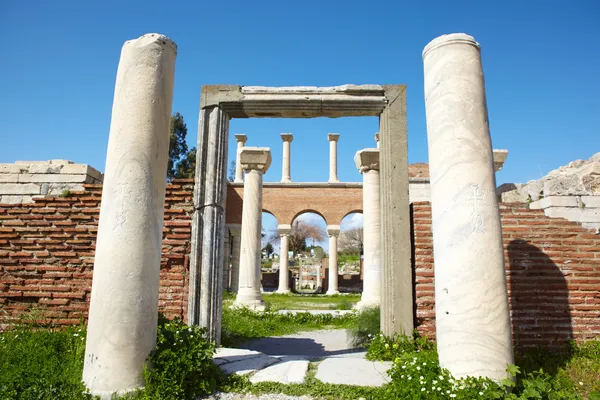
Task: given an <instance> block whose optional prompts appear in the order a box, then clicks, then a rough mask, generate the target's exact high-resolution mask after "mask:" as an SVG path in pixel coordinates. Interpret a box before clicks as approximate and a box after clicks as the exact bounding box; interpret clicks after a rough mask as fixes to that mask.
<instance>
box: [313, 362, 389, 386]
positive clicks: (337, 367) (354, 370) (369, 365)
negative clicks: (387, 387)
mask: <svg viewBox="0 0 600 400" xmlns="http://www.w3.org/2000/svg"><path fill="white" fill-rule="evenodd" d="M391 366H392V363H391V362H381V361H368V360H365V359H362V358H348V357H345V358H338V357H331V358H326V359H325V360H323V362H322V363H321V364H319V367H318V369H317V375H316V376H315V377H316V378H317V379H318V380H320V381H321V382H324V383H333V384H338V385H340V384H341V385H353V386H382V385H383V384H385V383H387V382H389V381H390V379H389V377H388V375H387V370H388V369H389V368H391Z"/></svg>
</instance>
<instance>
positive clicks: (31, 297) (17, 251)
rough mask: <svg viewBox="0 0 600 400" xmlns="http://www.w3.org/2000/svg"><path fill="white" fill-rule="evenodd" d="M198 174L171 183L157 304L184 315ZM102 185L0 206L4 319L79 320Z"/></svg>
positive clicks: (83, 313)
mask: <svg viewBox="0 0 600 400" xmlns="http://www.w3.org/2000/svg"><path fill="white" fill-rule="evenodd" d="M192 187H193V180H189V181H188V180H180V181H177V182H175V183H174V184H172V185H168V187H167V193H166V202H165V223H164V228H163V247H162V253H163V255H162V259H161V271H160V295H159V308H160V309H161V311H163V312H164V313H165V314H166V315H169V316H180V317H183V316H185V315H186V313H187V287H188V282H187V277H188V274H187V273H186V269H187V268H188V264H189V253H190V236H191V212H192ZM101 191H102V187H101V186H100V185H85V191H82V192H73V193H72V196H70V197H66V198H61V197H54V198H52V197H49V198H42V199H35V203H34V204H14V205H7V204H4V205H1V206H0V325H1V324H2V323H6V322H9V321H10V320H12V319H15V318H17V317H18V316H19V315H20V314H22V313H24V312H26V311H34V313H33V315H35V317H36V319H39V320H40V321H44V320H46V321H48V320H52V321H53V322H54V323H57V324H76V323H79V321H80V319H81V318H85V317H86V316H87V309H88V303H89V298H90V291H91V286H92V268H93V265H94V248H95V244H96V243H95V241H96V233H97V230H98V218H99V210H100V199H101Z"/></svg>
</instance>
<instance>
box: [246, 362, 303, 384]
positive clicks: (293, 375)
mask: <svg viewBox="0 0 600 400" xmlns="http://www.w3.org/2000/svg"><path fill="white" fill-rule="evenodd" d="M308 364H309V361H308V360H306V359H304V358H300V357H281V362H279V363H277V364H274V365H271V366H269V367H267V368H265V369H263V370H261V371H258V372H257V373H256V374H255V375H254V376H252V377H251V378H250V382H252V383H259V382H278V383H283V384H286V385H287V384H290V383H304V379H305V378H306V372H307V371H308Z"/></svg>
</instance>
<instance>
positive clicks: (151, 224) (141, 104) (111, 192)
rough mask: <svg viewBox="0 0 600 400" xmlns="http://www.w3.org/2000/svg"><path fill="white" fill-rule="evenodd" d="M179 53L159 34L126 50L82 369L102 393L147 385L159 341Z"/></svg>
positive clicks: (93, 389)
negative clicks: (146, 376) (148, 366)
mask: <svg viewBox="0 0 600 400" xmlns="http://www.w3.org/2000/svg"><path fill="white" fill-rule="evenodd" d="M176 55H177V47H176V45H175V43H173V42H172V41H171V40H170V39H169V38H167V37H166V36H163V35H159V34H148V35H144V36H142V37H140V38H138V39H135V40H130V41H127V42H125V44H124V45H123V48H122V50H121V59H120V61H119V68H118V70H117V81H116V84H115V95H114V99H113V109H112V119H111V123H110V134H109V138H108V151H107V155H106V170H105V171H106V172H105V174H104V188H103V191H102V207H101V210H100V222H99V225H98V238H97V241H96V258H95V260H94V276H93V281H92V298H91V302H90V309H89V320H88V330H87V342H86V349H85V362H84V367H83V381H84V382H85V384H86V386H87V387H88V389H90V391H91V393H92V394H94V395H97V396H100V397H101V398H102V399H110V398H111V396H112V395H113V394H115V393H125V392H128V391H131V390H135V389H136V388H138V387H140V386H143V384H144V379H143V374H142V372H143V366H144V362H145V360H146V357H147V356H148V354H149V353H150V351H152V349H154V347H155V345H156V325H157V315H158V287H159V271H160V257H161V242H162V227H163V214H164V199H165V183H166V175H167V161H168V153H169V121H170V116H171V103H172V99H173V79H174V71H175V57H176Z"/></svg>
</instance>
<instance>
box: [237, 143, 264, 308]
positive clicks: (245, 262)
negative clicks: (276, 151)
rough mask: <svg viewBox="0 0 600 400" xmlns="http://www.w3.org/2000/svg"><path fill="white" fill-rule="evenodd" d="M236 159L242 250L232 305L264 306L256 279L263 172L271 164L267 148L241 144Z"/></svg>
mask: <svg viewBox="0 0 600 400" xmlns="http://www.w3.org/2000/svg"><path fill="white" fill-rule="evenodd" d="M240 162H241V164H242V168H243V169H244V171H245V172H246V179H245V181H244V205H243V207H242V253H241V258H240V280H239V290H238V293H237V297H236V299H235V305H236V306H243V307H248V308H250V309H254V310H264V309H265V302H264V301H263V300H262V295H261V293H260V292H261V283H260V259H261V226H262V185H263V174H264V173H265V172H267V169H269V166H270V165H271V150H270V149H269V148H264V147H244V148H243V149H242V150H241V151H240Z"/></svg>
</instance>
